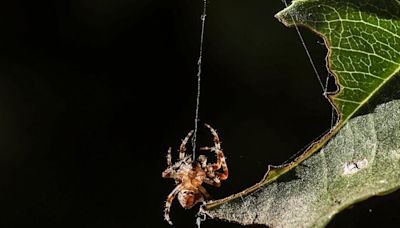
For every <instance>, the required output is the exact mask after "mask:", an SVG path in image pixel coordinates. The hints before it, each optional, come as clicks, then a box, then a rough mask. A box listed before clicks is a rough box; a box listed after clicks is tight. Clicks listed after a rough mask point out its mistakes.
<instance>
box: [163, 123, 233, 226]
mask: <svg viewBox="0 0 400 228" xmlns="http://www.w3.org/2000/svg"><path fill="white" fill-rule="evenodd" d="M205 126H206V127H207V128H209V129H210V131H211V134H212V135H213V136H214V146H213V147H202V148H200V150H207V151H211V152H214V153H215V154H216V156H217V162H216V163H214V164H207V157H206V156H205V155H200V156H199V157H198V159H197V161H193V160H192V158H191V156H190V155H187V156H185V151H186V143H187V142H188V140H189V139H190V137H191V136H192V134H193V131H190V132H189V133H188V135H187V136H186V137H185V139H183V140H182V144H181V146H180V149H179V160H178V161H177V162H176V163H175V164H172V161H171V147H170V148H169V149H168V153H167V164H168V167H167V168H166V169H165V170H164V172H163V173H162V177H163V178H173V179H174V180H175V182H176V185H177V186H176V187H175V188H174V190H172V192H171V193H170V194H169V195H168V198H167V201H166V203H165V210H164V218H165V220H166V221H167V222H168V223H169V224H170V225H172V222H171V220H170V217H169V213H170V208H171V204H172V201H173V200H174V198H175V196H176V195H178V201H179V203H180V204H181V205H182V207H183V208H185V209H189V208H192V207H193V206H194V205H196V204H197V203H199V202H203V201H204V200H205V199H210V195H209V194H208V192H207V191H206V189H205V188H204V187H203V186H202V184H203V182H204V183H206V184H209V185H213V186H215V187H220V186H221V180H226V179H227V178H228V166H227V164H226V162H225V156H224V153H223V152H222V150H221V142H220V139H219V137H218V134H217V132H216V131H215V130H214V129H213V128H212V127H211V126H210V125H208V124H205ZM221 168H222V172H217V170H219V169H221Z"/></svg>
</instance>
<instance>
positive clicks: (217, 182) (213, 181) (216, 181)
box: [204, 177, 221, 188]
mask: <svg viewBox="0 0 400 228" xmlns="http://www.w3.org/2000/svg"><path fill="white" fill-rule="evenodd" d="M204 183H206V184H209V185H212V186H214V187H217V188H219V187H221V181H220V180H219V179H218V177H215V178H213V179H210V178H209V177H206V178H205V179H204Z"/></svg>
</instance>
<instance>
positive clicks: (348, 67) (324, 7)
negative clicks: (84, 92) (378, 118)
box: [202, 0, 400, 224]
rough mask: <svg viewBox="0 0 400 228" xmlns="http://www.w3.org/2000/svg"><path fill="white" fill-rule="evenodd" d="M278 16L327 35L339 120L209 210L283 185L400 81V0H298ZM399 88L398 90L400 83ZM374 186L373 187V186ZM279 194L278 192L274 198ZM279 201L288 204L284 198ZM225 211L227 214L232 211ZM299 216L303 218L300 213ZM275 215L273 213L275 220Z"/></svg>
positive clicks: (210, 204) (206, 207)
mask: <svg viewBox="0 0 400 228" xmlns="http://www.w3.org/2000/svg"><path fill="white" fill-rule="evenodd" d="M276 17H277V18H278V19H279V20H280V21H281V22H283V23H284V24H285V25H287V26H293V25H301V26H306V27H308V28H310V29H311V30H313V31H314V32H316V33H317V34H319V35H320V36H322V37H323V38H324V40H325V43H326V45H327V47H328V57H327V66H328V67H329V71H330V72H331V73H332V74H333V75H334V76H335V79H336V84H337V86H338V91H336V92H334V93H328V94H326V97H327V98H328V99H329V101H330V102H331V103H332V105H333V106H334V107H335V109H336V111H337V113H338V116H339V118H338V121H337V123H336V125H335V127H334V128H332V129H331V130H330V131H329V132H328V133H327V134H326V135H324V136H323V137H322V138H321V139H320V140H318V141H316V142H314V143H313V144H312V145H311V146H310V147H309V148H307V149H306V150H305V151H304V153H303V154H302V155H300V156H299V157H297V158H296V159H295V160H294V161H292V162H290V163H287V164H283V165H281V166H269V167H268V171H267V173H266V175H265V177H264V178H263V179H262V180H261V181H260V182H259V183H257V184H255V185H254V186H252V187H250V188H248V189H245V190H244V191H242V192H240V193H237V194H234V195H232V196H229V197H227V198H225V199H222V200H217V201H213V202H208V203H206V204H205V205H204V206H203V208H202V210H203V211H206V213H207V214H209V215H211V214H213V213H216V211H219V210H220V209H219V208H224V207H231V206H232V205H238V204H239V205H241V206H242V207H244V204H243V203H240V202H241V201H238V200H239V199H240V200H242V199H243V200H244V201H246V200H248V199H251V198H252V197H255V196H254V195H256V194H258V193H257V192H260V191H261V192H264V191H266V190H268V189H269V190H270V191H272V190H271V188H274V186H278V187H280V185H279V184H278V183H273V182H274V181H276V180H278V181H279V178H280V177H281V176H282V175H284V174H286V175H284V176H283V178H285V177H287V175H289V174H288V173H292V172H294V171H293V169H295V168H296V167H297V168H296V170H299V169H300V168H299V167H298V166H299V165H300V164H302V163H303V162H304V163H303V164H305V163H308V162H310V161H309V160H307V159H310V160H311V161H312V159H314V158H313V157H311V156H312V155H314V154H315V153H316V152H318V151H320V149H321V148H322V147H323V146H324V145H326V143H328V142H329V140H331V139H332V137H333V136H335V135H336V134H337V132H338V131H339V130H340V129H341V128H342V127H344V126H346V123H347V122H348V121H349V120H350V118H352V117H354V116H355V115H360V113H362V111H363V109H365V108H366V107H368V108H369V109H370V108H371V107H370V105H371V104H372V103H374V102H375V101H376V100H379V99H380V100H382V101H385V102H386V101H388V99H387V97H386V96H387V93H386V92H385V91H386V90H385V89H387V88H388V87H391V88H392V91H393V85H396V86H397V85H400V83H397V82H396V83H394V81H396V80H397V79H398V78H399V77H397V76H398V75H399V70H400V4H399V1H398V0H294V1H293V3H292V4H291V5H290V6H289V7H287V8H286V9H284V10H283V11H281V12H279V13H278V14H277V15H276ZM396 78H397V79H396ZM395 90H397V91H399V87H396V88H395ZM335 140H336V139H335ZM340 150H341V151H343V150H344V149H343V148H342V149H340ZM386 152H389V151H386ZM331 153H332V156H338V155H337V154H339V152H337V151H331ZM336 153H337V154H336ZM317 156H319V155H317ZM310 157H311V158H310ZM360 161H362V160H360ZM332 162H333V163H334V162H335V161H330V160H328V159H327V160H326V163H329V164H330V163H332ZM348 162H350V161H348ZM379 162H380V161H379ZM336 165H343V164H336ZM363 181H368V180H363ZM310 182H311V180H310ZM352 184H355V183H352ZM294 188H295V187H294ZM371 189H373V188H372V186H371ZM292 191H293V192H296V190H295V189H293V190H290V189H287V192H292ZM282 194H283V195H282V196H279V197H284V195H285V194H286V193H284V192H283V193H282ZM320 194H322V192H320ZM286 195H287V194H286ZM279 197H278V196H276V199H277V198H279ZM284 199H285V200H289V199H288V198H284ZM297 199H300V198H297ZM352 200H353V201H352V202H350V201H349V202H347V203H346V204H342V203H341V202H340V203H339V204H340V205H341V208H343V207H345V206H347V205H349V204H351V203H355V202H356V201H357V200H360V198H354V199H352ZM277 202H278V201H277ZM279 202H280V201H279ZM281 203H282V205H286V204H285V203H284V202H283V201H282V202H281ZM272 204H273V205H274V207H277V208H281V207H282V206H279V205H280V204H279V205H278V204H276V203H271V205H272ZM314 206H316V205H314ZM315 208H319V206H316V207H315ZM264 209H265V208H263V209H262V210H264ZM336 209H337V208H336ZM260 210H261V209H260ZM336 212H337V211H335V213H336ZM332 214H334V213H331V215H332ZM225 215H226V216H228V217H229V215H228V214H225ZM257 215H258V216H261V215H260V214H257ZM292 215H293V214H292ZM214 216H215V214H214ZM295 217H296V218H297V219H300V218H299V217H300V216H295ZM306 217H307V216H306ZM221 218H223V216H221ZM274 219H275V218H270V220H271V221H272V220H274ZM324 222H326V221H324ZM324 222H322V223H321V224H323V223H324Z"/></svg>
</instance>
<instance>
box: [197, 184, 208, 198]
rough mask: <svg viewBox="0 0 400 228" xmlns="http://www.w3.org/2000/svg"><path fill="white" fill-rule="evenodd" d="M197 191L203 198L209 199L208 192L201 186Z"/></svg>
mask: <svg viewBox="0 0 400 228" xmlns="http://www.w3.org/2000/svg"><path fill="white" fill-rule="evenodd" d="M199 191H200V192H201V193H202V194H203V195H204V198H205V199H211V196H210V194H209V193H208V192H207V190H206V189H205V188H204V187H203V186H201V185H200V186H199Z"/></svg>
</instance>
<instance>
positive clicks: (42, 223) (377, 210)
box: [0, 0, 400, 228]
mask: <svg viewBox="0 0 400 228" xmlns="http://www.w3.org/2000/svg"><path fill="white" fill-rule="evenodd" d="M283 7H284V5H283V4H282V3H281V2H280V1H279V0H274V1H267V0H263V1H261V0H253V1H240V0H229V1H228V0H218V1H210V3H209V11H208V17H207V28H206V41H205V49H204V61H203V63H204V68H203V77H202V94H201V107H200V118H201V121H202V122H201V123H204V122H207V123H210V124H211V125H212V126H214V127H215V128H216V129H218V130H219V133H220V136H221V137H222V140H223V141H224V143H223V148H224V151H225V154H226V156H227V157H228V165H229V168H230V178H229V179H228V180H227V181H226V182H224V183H223V185H222V187H221V188H220V189H214V188H213V187H207V189H208V190H209V191H210V192H211V193H212V195H213V196H214V197H215V198H221V197H224V196H228V195H229V194H232V193H235V192H238V191H241V190H243V189H244V188H246V187H248V186H250V185H252V184H254V183H256V182H258V181H259V180H260V179H261V178H262V176H263V175H264V173H265V171H266V167H267V165H268V164H281V163H282V162H284V161H286V160H287V159H288V158H289V157H291V156H292V155H293V154H295V153H296V152H297V151H299V150H301V149H302V148H304V147H305V146H306V145H307V144H308V143H310V142H311V141H312V140H314V139H315V138H317V137H318V136H319V135H320V134H322V133H323V132H324V131H326V130H327V129H329V127H330V119H331V108H330V105H329V103H328V102H327V101H326V100H325V99H324V98H323V96H322V95H321V94H322V90H321V88H320V87H319V84H318V81H317V79H316V77H315V75H314V73H313V71H312V68H311V66H310V63H309V61H308V59H307V57H306V55H305V53H304V50H303V48H302V46H301V43H300V41H299V39H298V37H297V35H296V33H295V30H294V29H288V28H286V27H284V26H283V25H282V24H280V23H279V22H278V21H277V20H276V19H275V18H274V17H273V16H274V14H275V13H277V12H278V11H279V10H281V9H282V8H283ZM200 12H201V1H193V0H174V1H166V0H141V1H138V0H102V1H96V0H70V1H61V0H60V1H55V0H54V1H49V0H46V1H20V0H14V1H1V3H0V136H1V140H0V162H1V164H0V180H1V181H0V214H1V219H0V227H27V226H37V227H43V228H44V227H169V226H168V225H167V223H165V222H164V221H163V207H164V201H165V199H166V197H167V195H168V194H169V192H170V191H171V190H172V189H173V188H174V182H173V181H172V180H165V179H162V178H161V172H162V171H163V170H164V168H165V167H166V161H165V155H166V150H167V148H168V146H173V147H174V148H177V147H178V146H179V144H180V140H181V138H183V137H184V136H185V135H186V133H187V132H188V131H189V130H190V129H192V128H193V124H194V120H193V118H194V111H195V95H196V80H197V78H196V76H195V75H196V61H197V58H198V46H199V33H200ZM302 32H303V34H304V36H305V38H306V41H307V44H308V46H309V48H310V51H311V53H312V55H313V58H314V60H315V62H316V65H317V66H319V72H320V74H321V75H322V76H323V77H326V75H327V72H326V70H325V60H324V58H325V55H326V48H325V47H324V46H323V45H321V42H322V40H321V39H320V38H318V37H317V36H316V35H314V34H312V33H311V32H309V31H307V30H305V29H302ZM211 140H212V138H211V137H210V135H209V133H208V132H207V131H206V130H204V128H203V127H201V128H200V132H199V145H210V144H211V143H212V141H211ZM174 151H175V150H174ZM173 156H174V159H176V153H174V154H173ZM399 203H400V194H399V193H395V194H392V195H389V196H385V197H380V198H373V199H370V200H368V201H366V202H363V203H360V204H358V205H356V206H355V207H353V208H352V209H349V210H346V211H344V212H343V213H341V214H340V215H338V216H337V218H335V219H334V220H333V222H332V223H331V224H330V225H329V226H330V227H368V226H369V227H375V226H378V225H382V224H391V225H393V226H396V224H397V226H398V225H399V224H400V218H399V216H398V212H399V209H400V207H399V205H400V204H399ZM196 211H197V208H196V209H193V210H184V209H182V208H181V207H180V206H179V205H178V203H176V202H175V203H174V205H173V207H172V212H171V217H172V220H173V221H174V223H175V224H176V227H195V225H194V221H195V219H194V215H195V213H196ZM202 225H203V227H240V226H239V225H235V224H228V223H223V222H217V221H210V220H207V221H206V222H204V223H203V224H202Z"/></svg>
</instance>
